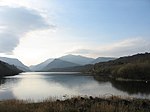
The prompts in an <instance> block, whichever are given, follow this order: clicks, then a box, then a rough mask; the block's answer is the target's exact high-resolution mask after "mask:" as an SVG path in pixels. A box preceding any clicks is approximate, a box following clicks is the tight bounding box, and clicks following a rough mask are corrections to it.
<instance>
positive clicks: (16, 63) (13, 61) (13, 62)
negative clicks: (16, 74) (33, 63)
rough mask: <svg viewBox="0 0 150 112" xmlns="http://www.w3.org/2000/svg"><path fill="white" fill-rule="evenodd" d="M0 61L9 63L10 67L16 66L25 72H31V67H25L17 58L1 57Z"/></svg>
mask: <svg viewBox="0 0 150 112" xmlns="http://www.w3.org/2000/svg"><path fill="white" fill-rule="evenodd" d="M0 60H1V61H3V62H5V63H8V64H10V65H14V66H16V67H17V68H18V69H20V70H23V71H30V69H29V67H27V66H26V65H24V64H23V63H22V62H21V61H19V60H18V59H15V58H7V57H0Z"/></svg>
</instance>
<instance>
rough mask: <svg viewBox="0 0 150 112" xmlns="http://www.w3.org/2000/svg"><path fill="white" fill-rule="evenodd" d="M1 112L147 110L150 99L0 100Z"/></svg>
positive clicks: (142, 111)
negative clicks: (33, 101)
mask: <svg viewBox="0 0 150 112" xmlns="http://www.w3.org/2000/svg"><path fill="white" fill-rule="evenodd" d="M0 110H1V111H2V112H8V111H9V112H99V111H100V110H101V111H102V112H149V111H150V100H148V99H137V98H129V97H128V98H121V97H119V96H111V97H107V98H106V97H92V96H90V97H80V96H78V97H73V98H70V99H66V100H63V101H61V100H56V101H52V100H44V101H43V102H38V103H29V102H28V101H23V100H6V101H0Z"/></svg>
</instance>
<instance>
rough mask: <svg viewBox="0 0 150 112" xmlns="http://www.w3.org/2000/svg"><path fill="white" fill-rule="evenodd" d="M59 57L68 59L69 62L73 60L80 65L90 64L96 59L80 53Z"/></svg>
mask: <svg viewBox="0 0 150 112" xmlns="http://www.w3.org/2000/svg"><path fill="white" fill-rule="evenodd" d="M59 59H61V60H64V61H68V62H72V63H76V64H78V65H86V64H89V63H91V62H92V61H94V59H93V58H88V57H84V56H80V55H71V54H69V55H66V56H62V57H60V58H59Z"/></svg>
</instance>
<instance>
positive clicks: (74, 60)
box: [0, 54, 115, 72]
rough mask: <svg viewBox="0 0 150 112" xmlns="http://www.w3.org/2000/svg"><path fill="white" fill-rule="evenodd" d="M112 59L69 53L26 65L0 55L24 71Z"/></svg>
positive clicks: (60, 67) (1, 58)
mask: <svg viewBox="0 0 150 112" xmlns="http://www.w3.org/2000/svg"><path fill="white" fill-rule="evenodd" d="M114 59H115V58H109V57H99V58H96V59H94V58H89V57H84V56H80V55H72V54H69V55H65V56H62V57H60V58H56V59H53V58H49V59H47V60H46V61H44V62H42V63H40V64H37V65H33V66H30V67H27V66H26V65H24V64H23V63H22V62H21V61H19V60H18V59H15V58H6V57H0V60H1V61H3V62H5V63H8V64H9V65H14V66H16V67H17V68H18V69H20V70H22V71H25V72H28V71H50V70H52V69H62V68H71V67H77V66H83V65H87V64H95V63H98V62H106V61H109V60H114Z"/></svg>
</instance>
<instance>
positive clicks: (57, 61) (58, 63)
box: [43, 59, 79, 71]
mask: <svg viewBox="0 0 150 112" xmlns="http://www.w3.org/2000/svg"><path fill="white" fill-rule="evenodd" d="M75 66H79V65H78V64H75V63H72V62H68V61H64V60H60V59H54V60H53V61H52V62H51V63H49V64H48V65H47V66H46V67H45V68H44V69H43V71H49V70H51V69H53V68H66V67H75Z"/></svg>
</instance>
